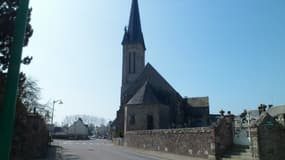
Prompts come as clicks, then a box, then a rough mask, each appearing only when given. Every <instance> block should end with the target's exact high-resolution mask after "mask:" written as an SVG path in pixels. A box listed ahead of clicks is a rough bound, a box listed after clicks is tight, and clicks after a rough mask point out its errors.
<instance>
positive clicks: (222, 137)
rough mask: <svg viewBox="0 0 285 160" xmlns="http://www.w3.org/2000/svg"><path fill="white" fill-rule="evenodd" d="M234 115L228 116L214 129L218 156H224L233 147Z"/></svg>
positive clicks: (215, 125)
mask: <svg viewBox="0 0 285 160" xmlns="http://www.w3.org/2000/svg"><path fill="white" fill-rule="evenodd" d="M233 120H234V116H233V115H226V116H224V117H222V118H221V119H219V120H218V121H217V123H216V124H214V126H213V128H214V129H215V142H216V143H215V145H216V147H215V148H216V155H217V156H222V155H223V154H224V153H225V152H226V151H227V150H228V149H229V148H231V147H232V145H233V138H234V133H233Z"/></svg>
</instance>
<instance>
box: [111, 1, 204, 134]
mask: <svg viewBox="0 0 285 160" xmlns="http://www.w3.org/2000/svg"><path fill="white" fill-rule="evenodd" d="M122 46H123V66H122V86H121V103H120V108H119V110H118V111H117V117H116V120H115V126H116V134H117V136H123V135H124V132H125V131H127V130H148V129H168V128H183V127H201V126H208V125H209V99H208V97H197V98H183V97H182V96H181V95H180V94H179V93H178V92H177V91H176V90H175V89H174V88H173V87H172V86H171V85H170V84H169V83H168V82H167V81H166V80H165V78H163V77H162V76H161V75H160V74H159V72H158V71H157V70H156V69H155V68H154V67H153V66H152V65H151V64H150V63H147V64H145V51H146V45H145V42H144V36H143V33H142V28H141V22H140V14H139V7H138V0H132V6H131V12H130V19H129V25H128V27H126V28H125V33H124V37H123V41H122Z"/></svg>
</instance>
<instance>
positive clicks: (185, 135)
mask: <svg viewBox="0 0 285 160" xmlns="http://www.w3.org/2000/svg"><path fill="white" fill-rule="evenodd" d="M124 139H125V145H126V146H129V147H136V148H143V149H147V150H153V151H163V152H171V153H176V154H183V155H189V156H193V157H201V158H208V155H214V154H215V142H214V141H215V136H214V129H212V128H185V129H165V130H144V131H128V132H127V133H126V135H125V138H124Z"/></svg>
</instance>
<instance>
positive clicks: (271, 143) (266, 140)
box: [250, 114, 285, 160]
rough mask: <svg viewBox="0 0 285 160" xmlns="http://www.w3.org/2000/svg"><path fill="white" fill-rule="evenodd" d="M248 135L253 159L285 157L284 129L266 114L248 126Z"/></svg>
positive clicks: (271, 159) (272, 159)
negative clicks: (253, 124)
mask: <svg viewBox="0 0 285 160" xmlns="http://www.w3.org/2000/svg"><path fill="white" fill-rule="evenodd" d="M250 137H251V144H250V148H251V151H252V157H253V159H254V160H281V159H285V152H284V149H285V129H284V127H282V126H281V125H280V124H278V123H277V122H276V121H275V120H274V119H273V118H272V117H271V116H269V115H268V114H263V115H261V120H260V121H259V122H257V124H256V125H255V126H252V127H251V128H250Z"/></svg>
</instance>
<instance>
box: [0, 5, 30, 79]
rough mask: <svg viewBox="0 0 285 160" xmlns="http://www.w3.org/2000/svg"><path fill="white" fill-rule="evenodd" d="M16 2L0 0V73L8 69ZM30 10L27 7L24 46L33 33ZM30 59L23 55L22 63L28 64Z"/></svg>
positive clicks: (16, 7)
mask: <svg viewBox="0 0 285 160" xmlns="http://www.w3.org/2000/svg"><path fill="white" fill-rule="evenodd" d="M18 4H19V0H0V75H1V74H3V73H5V72H6V71H7V69H8V65H9V58H10V54H11V53H10V50H11V46H12V43H13V39H14V37H13V36H14V28H15V27H14V25H15V20H16V11H17V9H18ZM31 11H32V9H29V12H28V17H27V29H26V33H25V39H24V44H23V45H24V46H27V45H28V42H29V38H30V37H31V36H32V34H33V29H32V26H31V24H30V21H31ZM31 60H32V57H24V58H23V60H22V63H23V64H29V63H30V62H31Z"/></svg>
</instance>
